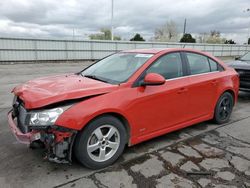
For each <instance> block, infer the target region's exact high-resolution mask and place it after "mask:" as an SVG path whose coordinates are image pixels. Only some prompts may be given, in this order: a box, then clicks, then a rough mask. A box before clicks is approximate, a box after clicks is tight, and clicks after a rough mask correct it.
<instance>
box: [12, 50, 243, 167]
mask: <svg viewBox="0 0 250 188" xmlns="http://www.w3.org/2000/svg"><path fill="white" fill-rule="evenodd" d="M238 89H239V76H238V74H237V73H236V72H235V70H234V69H232V68H230V67H227V66H226V65H225V64H224V63H223V62H221V61H220V60H219V59H216V58H215V57H213V56H211V55H209V54H207V53H203V52H199V51H196V50H190V49H138V50H129V51H122V52H119V53H116V54H113V55H110V56H108V57H106V58H104V59H102V60H100V61H98V62H96V63H94V64H92V65H91V66H89V67H87V68H86V69H84V70H82V71H80V72H78V73H74V74H65V75H59V76H51V77H46V78H38V79H34V80H31V81H28V82H27V83H24V84H22V85H20V86H17V87H15V88H14V89H13V93H14V101H13V108H12V110H11V111H10V112H9V113H8V122H9V125H10V128H11V129H12V132H13V133H14V135H15V136H16V138H17V139H18V140H19V141H20V142H23V143H26V144H30V145H31V146H32V147H35V146H43V147H45V148H46V153H47V159H49V160H50V161H54V162H59V163H68V162H71V158H72V155H73V154H74V155H75V157H76V159H77V160H79V161H80V162H81V163H82V164H83V165H85V166H86V167H88V168H92V169H99V168H103V167H106V166H108V165H110V164H112V163H114V162H115V161H116V160H117V158H118V157H119V156H120V155H121V154H122V152H123V150H124V147H125V146H126V145H128V146H132V145H135V144H137V143H140V142H143V141H145V140H148V139H151V138H153V137H156V136H160V135H163V134H166V133H168V132H171V131H175V130H178V129H181V128H184V127H187V126H190V125H193V124H195V123H199V122H202V121H206V120H211V119H213V120H214V121H215V122H217V123H225V122H227V121H228V120H229V118H230V115H231V113H232V110H233V106H234V104H235V103H236V101H237V96H238Z"/></svg>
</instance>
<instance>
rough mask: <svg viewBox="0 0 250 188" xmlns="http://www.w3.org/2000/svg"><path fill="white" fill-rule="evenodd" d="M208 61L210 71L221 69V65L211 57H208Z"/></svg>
mask: <svg viewBox="0 0 250 188" xmlns="http://www.w3.org/2000/svg"><path fill="white" fill-rule="evenodd" d="M208 61H209V63H210V68H211V71H212V72H213V71H223V70H224V69H223V67H222V66H221V65H219V64H218V63H217V62H215V61H214V60H212V59H208Z"/></svg>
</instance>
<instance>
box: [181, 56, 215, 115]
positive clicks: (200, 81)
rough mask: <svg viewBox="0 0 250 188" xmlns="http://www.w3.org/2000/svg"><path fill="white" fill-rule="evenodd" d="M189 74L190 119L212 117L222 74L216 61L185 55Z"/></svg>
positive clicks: (204, 57) (205, 57)
mask: <svg viewBox="0 0 250 188" xmlns="http://www.w3.org/2000/svg"><path fill="white" fill-rule="evenodd" d="M185 55H186V56H185V57H186V58H185V59H186V61H187V65H188V72H189V75H190V76H189V87H188V89H189V92H188V104H189V110H188V113H189V119H190V120H191V119H196V118H202V117H205V116H209V115H211V112H213V110H214V109H213V108H214V104H215V102H216V99H217V98H216V97H217V91H218V82H219V77H220V72H219V68H218V65H217V63H216V62H215V61H213V60H211V59H209V58H208V57H207V56H204V55H201V54H198V53H191V52H186V53H185Z"/></svg>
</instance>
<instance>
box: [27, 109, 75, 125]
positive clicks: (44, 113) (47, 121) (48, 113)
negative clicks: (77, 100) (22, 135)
mask: <svg viewBox="0 0 250 188" xmlns="http://www.w3.org/2000/svg"><path fill="white" fill-rule="evenodd" d="M69 107H70V106H65V107H58V108H53V109H46V110H41V111H31V112H29V125H30V126H49V125H54V123H55V122H56V120H57V118H58V117H59V116H60V115H61V114H62V113H63V112H64V111H65V110H67V109H68V108H69Z"/></svg>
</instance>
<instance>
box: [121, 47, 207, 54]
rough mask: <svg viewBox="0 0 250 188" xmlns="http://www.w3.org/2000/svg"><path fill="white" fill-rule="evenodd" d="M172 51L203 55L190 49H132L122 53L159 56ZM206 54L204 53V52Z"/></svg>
mask: <svg viewBox="0 0 250 188" xmlns="http://www.w3.org/2000/svg"><path fill="white" fill-rule="evenodd" d="M171 51H188V52H198V53H202V52H201V51H199V50H194V49H188V48H148V49H132V50H124V51H122V52H126V53H148V54H157V53H159V52H171ZM203 53H204V52H203Z"/></svg>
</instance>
